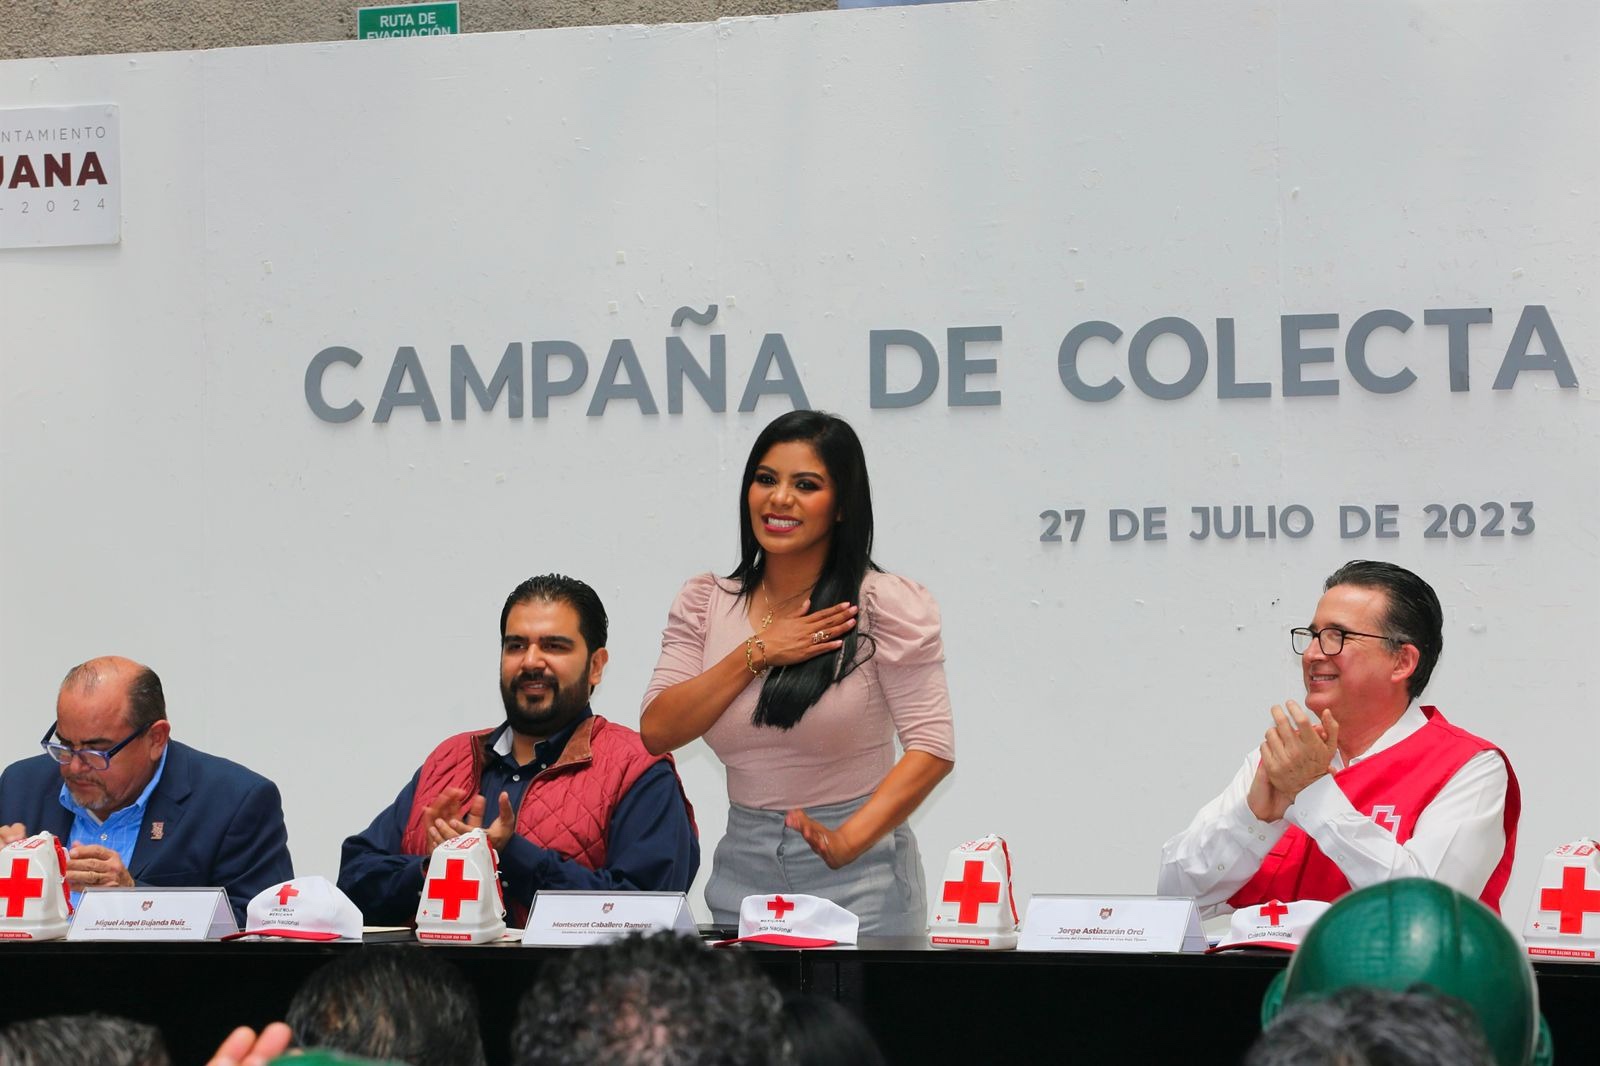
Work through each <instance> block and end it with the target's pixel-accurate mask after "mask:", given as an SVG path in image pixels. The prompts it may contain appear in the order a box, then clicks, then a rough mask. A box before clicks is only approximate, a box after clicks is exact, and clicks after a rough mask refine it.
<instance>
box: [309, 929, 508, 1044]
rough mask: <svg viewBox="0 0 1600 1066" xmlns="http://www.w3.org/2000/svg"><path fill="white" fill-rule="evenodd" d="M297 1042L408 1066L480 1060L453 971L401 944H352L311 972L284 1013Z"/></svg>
mask: <svg viewBox="0 0 1600 1066" xmlns="http://www.w3.org/2000/svg"><path fill="white" fill-rule="evenodd" d="M285 1021H287V1022H288V1023H289V1027H290V1028H291V1029H293V1030H294V1038H295V1042H296V1044H298V1045H299V1046H300V1047H303V1048H320V1049H324V1050H332V1051H342V1052H348V1053H350V1054H352V1055H361V1056H364V1057H367V1058H374V1059H386V1060H389V1061H393V1062H406V1063H413V1064H415V1066H483V1062H484V1057H483V1038H482V1036H481V1035H480V1033H479V1029H478V1003H477V999H476V997H475V996H474V995H473V992H472V988H471V986H469V985H468V984H467V982H466V979H465V978H463V977H462V976H461V974H460V972H459V971H458V970H456V968H455V967H454V966H451V965H450V964H449V963H448V962H445V961H444V960H443V959H441V958H439V957H438V956H437V955H433V954H430V953H429V952H427V951H422V950H417V949H415V948H408V947H406V946H402V945H391V946H376V947H374V946H368V947H362V948H357V949H356V950H354V951H352V952H350V953H349V954H347V955H343V956H341V957H340V958H338V959H336V960H334V961H333V962H330V963H328V964H327V965H326V966H324V967H322V968H321V969H320V970H317V971H316V972H315V973H313V974H312V975H311V976H310V977H309V978H307V979H306V981H305V983H304V984H302V985H301V986H300V989H299V991H297V992H296V993H295V994H294V999H293V1000H292V1001H291V1002H290V1003H289V1013H288V1016H287V1017H286V1018H285Z"/></svg>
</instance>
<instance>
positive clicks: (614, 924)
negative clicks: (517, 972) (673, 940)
mask: <svg viewBox="0 0 1600 1066" xmlns="http://www.w3.org/2000/svg"><path fill="white" fill-rule="evenodd" d="M658 929H670V930H672V931H673V932H676V933H684V934H687V935H689V936H695V935H697V934H698V933H699V929H698V927H697V926H696V925H695V922H694V915H693V914H691V913H690V911H689V900H688V897H686V896H685V895H684V894H683V893H682V892H540V893H538V894H537V895H535V896H534V897H533V911H532V912H531V913H530V914H529V915H528V927H527V928H526V929H524V930H523V931H522V942H523V943H524V944H536V945H539V946H542V947H551V946H554V947H561V946H570V947H577V946H578V945H580V944H598V943H599V942H601V941H602V940H610V939H612V938H614V937H619V936H626V935H628V934H629V933H653V932H655V931H656V930H658Z"/></svg>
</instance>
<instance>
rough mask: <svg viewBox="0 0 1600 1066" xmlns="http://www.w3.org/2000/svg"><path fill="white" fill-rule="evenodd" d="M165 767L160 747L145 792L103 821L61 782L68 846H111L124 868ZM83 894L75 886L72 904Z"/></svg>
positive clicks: (131, 857)
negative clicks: (69, 815) (69, 823)
mask: <svg viewBox="0 0 1600 1066" xmlns="http://www.w3.org/2000/svg"><path fill="white" fill-rule="evenodd" d="M166 768H167V749H166V748H163V749H162V750H161V761H160V762H159V763H157V764H156V772H155V775H154V776H153V777H151V778H150V783H149V784H148V785H146V786H144V791H143V792H141V793H139V798H138V799H136V800H134V801H133V802H132V803H130V804H128V805H127V806H126V807H124V808H122V809H121V810H120V811H113V812H112V813H111V816H110V817H108V818H107V819H106V820H105V821H101V820H100V819H99V818H96V817H95V815H94V812H93V811H91V810H89V809H88V808H87V807H81V806H79V805H78V801H77V800H75V799H73V798H72V790H71V789H69V788H67V783H66V782H65V781H63V782H61V806H63V807H65V808H66V809H67V810H69V811H71V812H72V837H71V839H70V840H68V841H67V842H66V844H67V846H68V847H69V848H70V847H71V846H72V845H74V844H98V845H100V846H101V847H103V848H110V849H111V850H112V851H114V852H116V853H117V857H118V858H120V859H121V860H122V865H123V866H124V867H126V866H128V865H129V864H130V863H132V862H133V848H134V845H136V844H138V843H139V826H140V825H141V824H142V823H143V822H144V806H145V804H146V803H148V802H149V801H150V793H152V792H154V791H155V790H156V786H157V785H159V784H160V783H161V772H162V771H163V770H165V769H166ZM82 895H83V889H81V888H78V889H74V890H73V892H72V905H73V906H74V907H76V906H77V905H78V899H79V897H81V896H82Z"/></svg>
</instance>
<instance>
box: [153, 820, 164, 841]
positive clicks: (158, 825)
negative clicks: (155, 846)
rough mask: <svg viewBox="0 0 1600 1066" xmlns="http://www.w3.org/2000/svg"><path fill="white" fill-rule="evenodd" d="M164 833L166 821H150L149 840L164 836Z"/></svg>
mask: <svg viewBox="0 0 1600 1066" xmlns="http://www.w3.org/2000/svg"><path fill="white" fill-rule="evenodd" d="M166 833H167V823H166V822H151V823H150V839H151V840H160V839H161V838H162V837H163V836H166Z"/></svg>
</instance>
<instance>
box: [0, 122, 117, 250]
mask: <svg viewBox="0 0 1600 1066" xmlns="http://www.w3.org/2000/svg"><path fill="white" fill-rule="evenodd" d="M121 143H122V135H121V125H120V120H119V117H118V109H117V105H116V104H87V105H83V106H80V107H16V108H4V109H0V248H56V247H65V246H67V245H74V244H117V243H120V242H121V240H122V195H121V190H122V182H121V172H122V166H121V159H120V152H121Z"/></svg>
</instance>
